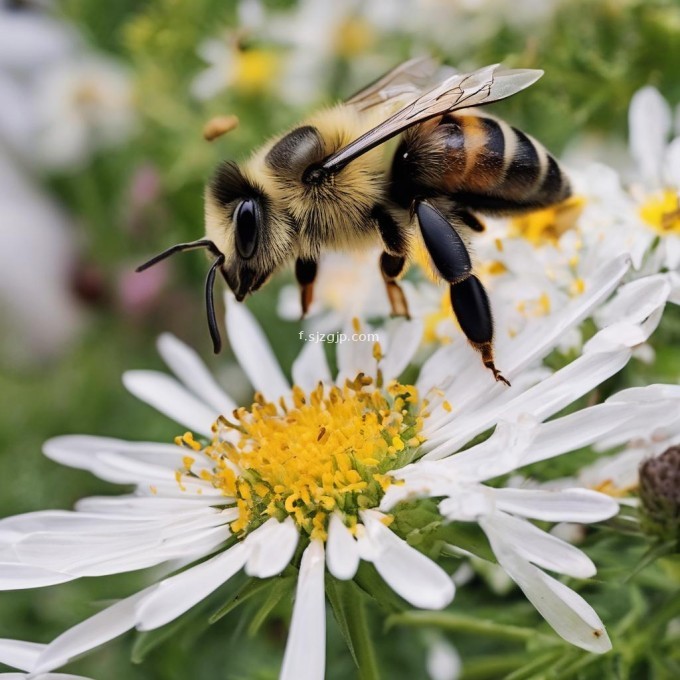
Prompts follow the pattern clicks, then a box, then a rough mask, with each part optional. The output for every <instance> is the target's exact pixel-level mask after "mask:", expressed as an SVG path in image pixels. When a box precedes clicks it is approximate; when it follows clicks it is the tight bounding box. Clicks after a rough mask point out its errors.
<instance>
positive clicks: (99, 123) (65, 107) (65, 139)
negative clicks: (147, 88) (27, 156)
mask: <svg viewBox="0 0 680 680" xmlns="http://www.w3.org/2000/svg"><path fill="white" fill-rule="evenodd" d="M34 97H35V99H34V105H35V110H36V111H38V115H37V121H36V136H35V152H36V153H37V154H38V158H39V161H40V163H41V164H42V165H44V166H45V167H48V168H54V169H62V168H69V167H74V166H76V167H77V166H80V165H82V164H83V163H84V162H85V161H86V160H88V159H89V156H90V155H91V154H92V153H93V152H95V151H97V150H99V149H102V148H109V147H112V146H115V145H116V144H120V143H122V142H124V141H126V140H127V139H128V138H129V137H130V136H131V134H132V132H133V131H134V128H135V122H136V114H135V110H134V99H133V91H132V81H131V78H130V74H129V73H128V71H127V70H126V69H125V68H124V67H123V66H122V65H121V64H120V63H119V62H118V61H116V60H114V59H111V58H108V57H104V56H102V55H99V54H95V53H90V52H86V51H81V52H79V53H77V54H74V55H72V56H71V57H70V58H67V59H63V60H59V61H56V62H54V63H53V64H51V65H50V66H49V67H47V68H45V69H43V70H42V71H41V73H40V77H39V78H38V79H37V82H36V86H35V94H34Z"/></svg>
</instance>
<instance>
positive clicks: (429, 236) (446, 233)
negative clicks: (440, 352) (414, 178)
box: [415, 201, 510, 386]
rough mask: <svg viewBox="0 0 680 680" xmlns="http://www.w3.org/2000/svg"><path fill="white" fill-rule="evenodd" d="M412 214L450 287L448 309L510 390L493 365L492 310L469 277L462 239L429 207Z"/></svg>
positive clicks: (473, 278)
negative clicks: (415, 216) (416, 219)
mask: <svg viewBox="0 0 680 680" xmlns="http://www.w3.org/2000/svg"><path fill="white" fill-rule="evenodd" d="M415 213H416V215H417V217H418V224H419V225H420V231H421V233H422V235H423V241H424V242H425V247H426V248H427V252H428V253H429V254H430V257H431V258H432V262H433V264H434V266H435V268H436V269H437V271H438V272H439V274H440V275H441V276H442V278H443V279H444V280H446V281H448V282H449V284H450V295H451V306H452V307H453V311H454V313H455V315H456V318H457V319H458V323H459V324H460V327H461V329H462V330H463V333H465V335H466V337H467V339H468V341H469V342H470V344H471V345H472V346H473V347H474V348H475V349H476V350H477V351H478V352H479V353H480V354H481V355H482V361H483V362H484V365H485V366H486V367H487V368H488V369H489V370H490V371H491V372H492V373H493V375H494V378H496V380H498V381H499V382H503V383H505V384H506V385H508V386H509V385H510V383H509V382H508V381H507V380H506V379H505V378H504V377H503V376H502V375H501V373H500V371H499V370H498V369H497V368H496V365H495V363H494V357H493V321H492V318H491V306H490V305H489V298H488V296H487V294H486V291H485V290H484V286H483V285H482V283H481V281H480V280H479V279H478V278H477V277H476V276H475V275H474V274H473V273H472V262H471V260H470V254H469V253H468V251H467V248H466V247H465V243H463V239H461V237H460V235H459V234H458V232H457V231H456V228H455V227H454V225H452V224H451V223H450V222H449V221H448V220H447V219H446V218H445V217H444V216H443V215H442V214H441V213H440V212H439V210H437V209H436V208H435V207H433V206H432V205H430V204H429V203H426V202H424V201H419V202H418V203H416V205H415Z"/></svg>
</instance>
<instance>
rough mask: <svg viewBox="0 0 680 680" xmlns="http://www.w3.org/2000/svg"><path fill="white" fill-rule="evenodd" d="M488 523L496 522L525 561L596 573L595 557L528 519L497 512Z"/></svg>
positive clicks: (569, 573)
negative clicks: (592, 558) (589, 555)
mask: <svg viewBox="0 0 680 680" xmlns="http://www.w3.org/2000/svg"><path fill="white" fill-rule="evenodd" d="M485 521H486V523H487V525H489V524H491V523H493V526H494V528H495V530H496V531H497V532H498V533H499V534H501V535H502V536H503V537H504V540H506V541H507V542H508V543H510V544H511V545H514V546H515V550H517V553H518V554H519V555H521V556H522V557H523V558H524V559H525V560H528V561H529V562H532V563H533V564H535V565H537V566H539V567H542V568H543V569H549V570H550V571H555V572H557V573H558V574H566V575H567V576H573V577H574V578H590V577H591V576H594V575H595V572H596V569H595V565H594V564H593V563H592V561H591V559H590V558H589V557H588V556H587V555H586V554H585V553H583V552H582V551H580V550H579V549H578V548H576V547H574V546H573V545H570V544H569V543H567V542H566V541H563V540H561V539H559V538H557V537H556V536H553V535H552V534H549V533H547V532H545V531H542V530H541V529H539V528H538V527H536V526H534V525H533V524H531V522H527V521H526V520H524V519H520V518H518V517H513V516H512V515H507V514H505V513H504V512H496V513H494V514H493V515H491V516H489V517H488V518H487V519H486V520H485Z"/></svg>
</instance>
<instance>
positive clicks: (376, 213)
mask: <svg viewBox="0 0 680 680" xmlns="http://www.w3.org/2000/svg"><path fill="white" fill-rule="evenodd" d="M372 217H373V219H374V220H375V221H376V225H377V227H378V231H379V232H380V238H381V239H382V242H383V245H384V246H385V251H384V252H383V253H382V255H381V256H380V273H381V274H382V277H383V280H384V281H385V288H386V289H387V297H388V299H389V301H390V307H391V308H392V316H405V317H406V318H407V319H410V318H411V315H410V314H409V312H408V303H407V302H406V296H405V295H404V291H403V290H402V289H401V286H400V285H399V284H398V283H397V279H398V278H399V276H401V274H402V272H403V271H404V267H405V266H406V256H407V253H408V239H407V237H406V234H405V233H404V231H403V229H402V228H401V227H400V226H399V224H398V223H397V222H396V220H395V219H394V218H393V217H392V215H390V213H389V212H388V211H387V210H386V209H385V208H384V207H382V206H381V205H376V206H375V208H373V212H372Z"/></svg>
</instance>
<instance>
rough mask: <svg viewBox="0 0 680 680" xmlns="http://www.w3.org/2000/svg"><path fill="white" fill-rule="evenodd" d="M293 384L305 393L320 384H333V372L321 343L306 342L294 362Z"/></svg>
mask: <svg viewBox="0 0 680 680" xmlns="http://www.w3.org/2000/svg"><path fill="white" fill-rule="evenodd" d="M292 373H293V382H294V383H295V384H296V385H297V386H298V387H301V388H302V389H303V390H305V392H310V391H311V390H313V389H314V388H315V387H316V386H317V385H318V384H319V382H323V383H324V384H325V385H330V384H331V372H330V370H329V368H328V361H326V355H325V354H324V351H323V344H322V343H320V342H306V343H305V345H304V347H303V348H302V351H301V352H300V354H299V355H298V357H297V359H296V360H295V361H294V362H293V371H292Z"/></svg>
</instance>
